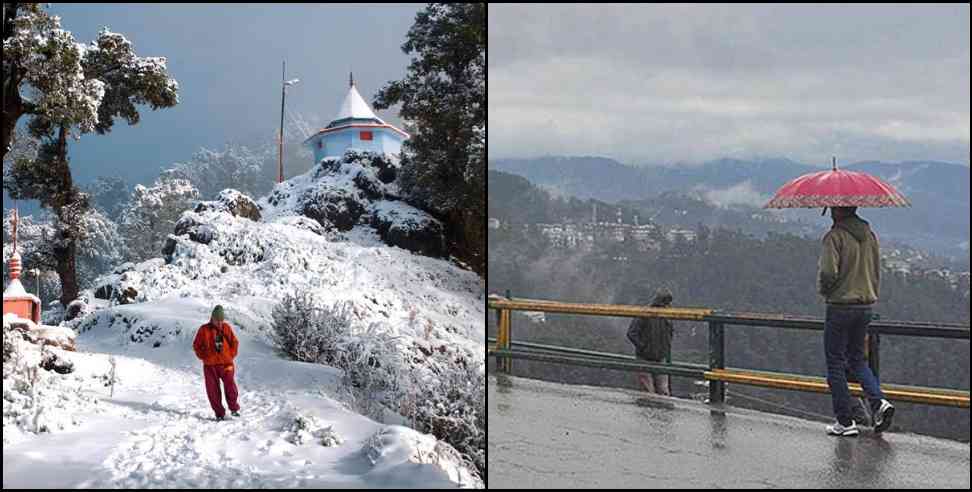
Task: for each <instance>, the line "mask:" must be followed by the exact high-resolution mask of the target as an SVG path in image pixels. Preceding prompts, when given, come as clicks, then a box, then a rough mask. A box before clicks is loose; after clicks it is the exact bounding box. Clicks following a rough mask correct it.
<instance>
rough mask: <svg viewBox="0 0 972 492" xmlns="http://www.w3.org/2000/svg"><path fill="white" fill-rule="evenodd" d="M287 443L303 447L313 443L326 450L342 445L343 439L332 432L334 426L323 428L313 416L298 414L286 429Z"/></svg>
mask: <svg viewBox="0 0 972 492" xmlns="http://www.w3.org/2000/svg"><path fill="white" fill-rule="evenodd" d="M288 432H289V433H288V435H287V442H289V443H291V444H294V445H297V446H303V445H304V444H307V443H309V442H315V443H317V444H320V445H321V446H324V447H326V448H331V447H335V446H340V445H342V444H344V439H343V438H341V436H339V435H338V434H337V432H335V431H334V426H328V427H324V425H323V424H321V422H320V420H318V419H317V417H314V416H313V415H302V414H298V415H297V416H296V417H294V422H293V424H291V426H290V428H289V429H288Z"/></svg>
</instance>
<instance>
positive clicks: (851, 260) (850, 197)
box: [767, 158, 910, 437]
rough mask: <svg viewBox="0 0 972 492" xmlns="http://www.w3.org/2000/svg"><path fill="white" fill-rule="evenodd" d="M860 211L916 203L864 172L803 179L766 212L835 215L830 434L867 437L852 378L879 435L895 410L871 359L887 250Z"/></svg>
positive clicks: (828, 264) (828, 266) (830, 237)
mask: <svg viewBox="0 0 972 492" xmlns="http://www.w3.org/2000/svg"><path fill="white" fill-rule="evenodd" d="M859 206H867V207H907V206H910V203H909V202H908V200H907V199H905V198H904V197H903V196H902V195H901V194H899V193H898V192H897V191H896V190H895V189H894V188H893V187H892V186H891V185H888V184H887V183H885V182H883V181H881V180H880V179H878V178H876V177H873V176H870V175H867V174H864V173H857V172H850V171H842V170H838V169H837V160H836V158H835V159H834V167H833V170H832V171H823V172H819V173H813V174H809V175H806V176H801V177H799V178H797V179H795V180H793V181H791V182H790V183H787V184H786V185H785V186H783V188H781V189H780V190H779V191H778V192H777V194H776V196H775V197H774V198H773V200H772V201H770V203H769V204H767V208H810V207H813V208H816V207H824V213H826V209H827V208H830V210H831V217H832V218H833V221H834V223H833V227H832V228H831V229H830V231H829V232H827V234H826V235H825V236H824V238H823V251H822V252H821V255H820V262H819V273H818V276H817V288H818V292H819V293H820V295H821V296H822V297H823V298H824V299H825V300H826V303H827V318H826V323H825V329H824V347H825V353H826V358H827V384H828V385H829V386H830V393H831V396H832V399H833V408H834V414H835V416H836V418H837V423H836V424H834V425H831V426H828V427H827V433H828V434H830V435H833V436H838V437H851V436H857V435H860V429H859V428H858V427H857V422H855V421H854V414H853V412H852V408H851V395H850V390H849V389H848V384H847V373H848V372H850V373H852V374H853V375H855V376H856V378H857V380H858V381H860V383H861V387H862V388H863V390H864V393H865V395H866V397H867V400H868V402H869V403H870V407H871V413H872V415H873V423H874V431H875V432H877V433H881V432H884V431H886V430H888V428H890V427H891V423H892V419H893V418H894V412H895V408H894V405H892V404H891V403H890V402H889V401H888V400H887V399H885V397H884V393H883V392H882V391H881V384H880V381H879V380H878V378H877V376H875V374H874V373H873V372H872V371H871V369H870V367H869V366H868V363H867V359H866V358H865V350H866V345H865V337H866V336H867V330H868V326H869V325H870V323H871V319H872V317H873V306H874V305H875V304H876V303H877V301H878V298H879V293H880V290H881V289H880V285H881V247H880V243H879V241H878V238H877V235H876V234H875V233H874V231H872V230H871V226H870V224H868V223H867V222H866V221H865V220H863V219H861V218H860V217H859V216H858V215H857V208H858V207H859Z"/></svg>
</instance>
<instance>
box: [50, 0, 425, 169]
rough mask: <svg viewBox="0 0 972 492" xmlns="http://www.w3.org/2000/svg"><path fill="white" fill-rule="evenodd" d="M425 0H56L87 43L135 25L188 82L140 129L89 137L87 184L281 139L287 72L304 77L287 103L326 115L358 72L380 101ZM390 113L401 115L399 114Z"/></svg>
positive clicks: (143, 41) (84, 164)
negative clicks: (204, 149)
mask: <svg viewBox="0 0 972 492" xmlns="http://www.w3.org/2000/svg"><path fill="white" fill-rule="evenodd" d="M423 7H424V4H394V5H384V6H373V5H372V6H367V5H353V4H340V5H319V4H295V5H287V4H249V5H248V4H58V3H55V4H52V6H51V8H50V9H49V12H51V13H52V14H54V15H58V16H60V17H61V23H62V26H63V27H64V28H65V29H67V30H69V31H71V32H73V33H74V36H75V38H76V39H77V40H79V41H82V42H85V43H87V42H90V41H91V40H93V39H94V37H95V35H96V34H97V32H98V30H99V29H100V28H101V27H102V26H106V25H107V26H108V27H109V28H110V29H111V30H112V31H115V32H119V33H122V34H124V35H125V36H126V37H128V39H130V40H131V41H132V42H133V43H134V44H135V50H136V52H137V53H138V54H139V56H165V57H167V58H168V66H169V71H170V73H171V74H172V75H174V76H175V78H176V79H177V80H178V81H179V85H180V91H179V97H180V100H181V102H180V104H179V105H178V106H176V107H175V108H171V109H165V110H160V111H155V112H153V111H150V110H148V109H147V108H146V110H145V111H143V112H142V122H141V123H140V124H139V125H137V126H134V127H129V126H128V125H127V124H126V123H125V122H124V121H118V122H116V125H115V129H114V130H113V131H112V133H110V134H109V135H107V136H97V135H87V136H84V137H82V139H81V141H80V142H74V143H72V144H71V147H70V158H71V161H72V165H71V167H72V169H73V170H74V173H75V176H76V177H77V179H78V181H79V182H81V183H84V182H88V181H90V180H92V179H94V178H95V177H97V176H100V175H115V176H121V177H123V178H125V179H127V180H128V181H129V182H136V181H147V180H152V179H154V178H155V177H156V176H157V175H158V172H159V168H160V167H163V166H166V167H167V166H168V165H170V164H171V163H172V162H175V161H182V160H187V159H188V158H189V157H190V156H191V155H192V154H193V152H195V151H196V150H197V149H198V148H199V147H200V146H209V147H211V148H220V147H221V146H222V145H223V144H224V143H226V142H227V141H239V142H248V141H254V140H256V139H259V138H272V137H273V135H274V134H275V132H276V131H277V130H276V128H277V127H278V126H279V122H280V69H281V66H280V64H281V61H282V60H283V59H284V58H286V59H287V72H288V78H300V79H301V83H300V84H299V85H297V86H295V87H294V88H292V89H291V90H289V91H288V93H287V107H288V108H290V109H292V110H297V111H300V112H302V113H304V114H306V115H308V116H314V115H317V116H319V117H320V118H321V119H322V120H323V121H324V122H325V123H326V122H327V121H330V119H331V118H332V117H333V116H334V115H335V114H337V112H338V109H339V106H340V104H341V101H342V99H343V98H344V95H345V94H346V92H347V86H348V71H349V70H350V69H352V68H353V69H354V74H355V80H356V82H357V85H358V90H359V91H360V92H361V94H362V96H364V97H365V98H366V99H367V100H368V102H372V101H373V96H374V95H375V94H376V93H377V92H378V90H379V89H380V88H381V86H383V85H384V84H385V83H387V82H388V81H391V80H397V79H400V78H402V77H403V75H404V73H405V68H406V67H407V65H408V63H409V57H408V56H407V55H405V54H404V53H403V52H402V50H401V46H402V44H403V43H404V42H405V35H406V33H407V32H408V29H409V28H410V27H411V26H412V23H413V22H414V20H415V14H416V13H417V12H418V11H419V10H421V9H422V8H423ZM379 116H381V117H383V118H385V119H387V120H389V122H392V123H393V124H397V123H399V120H398V118H397V114H394V112H392V113H389V112H382V113H379Z"/></svg>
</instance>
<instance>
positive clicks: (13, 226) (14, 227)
mask: <svg viewBox="0 0 972 492" xmlns="http://www.w3.org/2000/svg"><path fill="white" fill-rule="evenodd" d="M18 215H19V214H18V213H17V209H16V208H15V209H13V215H12V216H11V218H10V226H11V227H10V229H11V232H12V233H13V252H14V254H17V222H18V221H19V216H18Z"/></svg>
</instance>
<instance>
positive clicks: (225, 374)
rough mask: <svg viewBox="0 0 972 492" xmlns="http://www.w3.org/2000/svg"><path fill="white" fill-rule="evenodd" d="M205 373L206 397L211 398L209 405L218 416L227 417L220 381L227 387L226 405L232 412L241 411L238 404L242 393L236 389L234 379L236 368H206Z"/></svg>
mask: <svg viewBox="0 0 972 492" xmlns="http://www.w3.org/2000/svg"><path fill="white" fill-rule="evenodd" d="M203 373H204V374H205V375H206V395H207V396H209V404H210V405H211V406H212V407H213V411H214V412H216V416H217V417H223V416H225V415H226V409H224V408H223V395H222V393H221V392H220V388H219V382H220V381H222V382H223V386H225V387H226V403H228V404H229V409H230V411H232V412H238V411H240V404H239V403H238V402H237V398H238V397H239V395H240V393H239V391H238V390H237V389H236V381H235V380H234V377H233V375H234V374H235V371H234V366H232V365H226V366H204V367H203Z"/></svg>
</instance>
